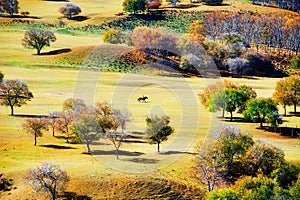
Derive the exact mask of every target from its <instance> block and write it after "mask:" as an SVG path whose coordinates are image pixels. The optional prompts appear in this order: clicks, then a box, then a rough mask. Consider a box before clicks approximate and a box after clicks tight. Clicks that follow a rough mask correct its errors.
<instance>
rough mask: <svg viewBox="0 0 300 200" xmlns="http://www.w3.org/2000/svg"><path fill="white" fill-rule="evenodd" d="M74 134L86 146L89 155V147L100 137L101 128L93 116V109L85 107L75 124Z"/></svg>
mask: <svg viewBox="0 0 300 200" xmlns="http://www.w3.org/2000/svg"><path fill="white" fill-rule="evenodd" d="M75 132H76V133H77V135H78V136H79V137H80V139H81V141H82V142H83V143H85V144H86V147H87V153H88V154H89V153H91V148H90V145H91V144H92V143H93V142H94V141H97V140H99V139H100V137H101V136H102V132H101V128H100V126H99V123H98V121H97V117H96V115H95V108H94V107H92V106H90V107H86V108H85V109H84V111H82V112H81V113H80V115H79V116H78V117H77V119H76V122H75Z"/></svg>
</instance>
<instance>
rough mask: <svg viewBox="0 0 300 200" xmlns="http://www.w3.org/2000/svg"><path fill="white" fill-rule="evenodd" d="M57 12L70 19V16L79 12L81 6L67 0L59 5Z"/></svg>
mask: <svg viewBox="0 0 300 200" xmlns="http://www.w3.org/2000/svg"><path fill="white" fill-rule="evenodd" d="M58 12H59V13H60V14H63V15H65V16H66V17H67V18H68V19H72V16H74V15H78V14H79V13H81V8H80V7H79V6H77V5H76V4H75V3H71V2H68V3H66V5H64V6H62V7H60V8H59V9H58Z"/></svg>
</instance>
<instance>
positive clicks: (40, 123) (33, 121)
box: [22, 118, 48, 146]
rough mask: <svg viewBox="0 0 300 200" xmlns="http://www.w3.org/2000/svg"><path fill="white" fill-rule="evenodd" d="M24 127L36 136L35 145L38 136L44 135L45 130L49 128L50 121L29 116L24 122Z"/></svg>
mask: <svg viewBox="0 0 300 200" xmlns="http://www.w3.org/2000/svg"><path fill="white" fill-rule="evenodd" d="M22 126H23V129H24V130H25V131H26V132H28V133H30V134H32V135H33V136H34V146H36V139H37V137H42V136H43V132H42V131H43V130H45V131H47V130H48V123H47V120H46V119H45V118H28V119H26V120H25V121H24V123H23V125H22Z"/></svg>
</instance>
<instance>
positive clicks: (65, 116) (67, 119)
mask: <svg viewBox="0 0 300 200" xmlns="http://www.w3.org/2000/svg"><path fill="white" fill-rule="evenodd" d="M57 116H58V117H57V119H56V125H55V127H56V130H57V131H58V132H60V133H62V134H64V135H66V139H67V143H69V139H70V136H71V135H72V134H73V133H72V128H73V127H74V117H75V116H74V112H73V111H62V112H59V113H58V115H57Z"/></svg>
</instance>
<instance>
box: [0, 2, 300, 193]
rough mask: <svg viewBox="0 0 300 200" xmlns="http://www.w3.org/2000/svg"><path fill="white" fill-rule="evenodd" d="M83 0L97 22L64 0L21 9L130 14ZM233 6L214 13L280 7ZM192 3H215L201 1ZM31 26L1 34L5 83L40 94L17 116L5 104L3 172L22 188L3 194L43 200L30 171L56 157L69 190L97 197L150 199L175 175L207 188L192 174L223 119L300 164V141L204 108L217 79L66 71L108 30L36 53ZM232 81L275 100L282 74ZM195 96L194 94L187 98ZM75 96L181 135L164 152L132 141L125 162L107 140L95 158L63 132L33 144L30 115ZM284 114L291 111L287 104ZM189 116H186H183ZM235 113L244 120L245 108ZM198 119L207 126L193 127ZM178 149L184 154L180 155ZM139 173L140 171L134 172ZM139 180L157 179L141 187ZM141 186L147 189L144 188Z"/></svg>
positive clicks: (47, 14) (0, 116) (48, 13)
mask: <svg viewBox="0 0 300 200" xmlns="http://www.w3.org/2000/svg"><path fill="white" fill-rule="evenodd" d="M74 2H75V3H77V4H78V5H79V6H80V7H81V8H82V10H83V13H82V14H81V15H83V16H89V17H90V19H88V20H86V21H83V22H74V21H67V20H66V19H62V18H61V16H60V14H59V13H58V12H57V9H58V7H60V6H61V5H63V4H64V3H65V2H54V1H38V0H22V1H20V7H21V11H29V12H30V13H31V15H32V16H38V17H40V19H37V20H38V21H45V22H51V21H56V20H64V21H66V22H67V23H69V24H70V25H74V26H75V25H84V24H88V23H100V22H103V20H107V19H112V18H114V17H115V15H114V14H115V13H118V12H121V11H122V9H121V4H122V2H121V1H120V0H113V1H96V0H86V1H84V0H78V1H74ZM185 3H188V2H187V1H183V2H182V3H181V4H185ZM229 3H230V2H229ZM233 4H234V6H232V5H230V4H229V5H224V6H220V7H217V8H216V7H214V9H217V10H223V9H229V8H230V9H235V8H236V9H249V10H253V11H258V12H277V11H278V9H274V8H266V7H259V6H254V5H250V4H244V3H239V2H236V3H233ZM164 5H165V6H167V5H166V4H164ZM179 5H180V4H179ZM192 9H199V10H201V9H203V10H210V9H212V8H211V7H208V6H204V5H201V6H199V7H196V8H192ZM6 19H7V18H6ZM6 19H5V20H6ZM1 20H2V19H1ZM24 31H25V30H19V29H16V30H14V29H7V30H6V29H2V30H0V35H1V37H0V50H1V51H2V52H3V53H2V54H1V55H0V70H1V71H2V72H3V73H4V74H5V78H6V79H22V80H24V81H26V82H27V83H28V86H29V88H30V90H31V91H32V92H33V94H34V99H33V100H32V101H30V102H28V105H24V106H22V107H20V108H16V109H15V113H16V116H10V115H9V113H10V110H9V109H8V108H6V107H3V106H1V107H0V173H3V174H4V175H5V177H8V178H13V179H14V181H15V187H16V188H15V189H13V190H12V191H10V192H9V193H5V194H2V196H0V199H1V198H2V199H35V198H37V199H39V198H40V199H41V198H42V197H39V196H32V193H31V189H30V188H29V187H27V186H26V185H25V184H24V179H23V177H24V175H25V174H26V172H27V171H28V170H29V169H30V168H32V167H35V166H37V165H40V164H41V163H42V162H44V161H50V160H54V161H56V162H57V163H58V164H59V165H60V166H62V167H63V168H64V169H65V170H66V171H67V172H68V174H69V176H70V183H69V185H68V187H67V191H73V192H76V193H77V194H78V195H88V196H89V197H92V198H95V199H99V198H114V197H115V198H117V197H123V198H125V197H131V196H130V195H133V194H135V195H137V196H136V198H139V197H140V198H145V196H143V195H145V194H146V193H149V191H147V187H146V186H147V184H148V185H150V186H151V187H150V186H149V188H152V189H153V190H155V189H157V187H155V186H154V185H155V184H156V185H159V183H161V181H157V178H163V179H165V180H168V181H170V182H169V183H166V184H165V185H168V184H170V185H172V184H173V185H175V186H174V187H175V188H174V190H175V189H176V187H177V189H178V188H181V187H182V185H181V184H187V185H188V186H190V187H195V185H196V188H199V187H200V188H202V187H203V186H202V185H199V184H197V183H196V180H194V179H193V178H192V177H191V167H192V164H193V163H192V159H193V158H194V155H193V153H195V148H194V147H195V144H196V143H199V142H200V143H201V142H203V140H204V138H205V137H207V136H209V134H210V131H211V130H212V129H213V128H214V127H218V126H219V125H221V124H224V123H227V124H236V125H238V126H240V128H241V129H242V130H243V131H250V132H251V134H252V135H253V137H254V138H255V139H256V140H267V141H269V142H270V143H272V144H273V145H275V146H278V147H279V148H281V149H282V150H283V151H284V152H285V154H286V158H287V160H290V161H295V162H299V161H300V152H299V148H300V140H298V139H295V138H289V137H284V136H280V135H278V134H277V133H271V132H267V131H264V130H260V129H257V127H258V126H259V125H258V124H252V123H241V122H228V121H226V120H223V119H221V118H219V116H220V113H216V114H212V113H209V112H208V111H207V110H205V109H204V108H203V107H202V106H201V105H200V102H199V101H198V99H197V94H198V93H199V92H201V91H202V90H203V88H204V87H206V86H207V85H208V84H209V83H214V82H216V81H218V79H201V78H183V77H177V78H176V77H163V76H146V75H137V74H119V73H100V72H94V71H86V70H82V69H79V68H80V66H77V69H75V68H72V69H67V68H62V67H61V66H60V63H62V65H63V63H64V62H69V61H70V60H74V61H76V62H82V61H84V60H85V59H86V58H87V57H88V55H89V53H90V52H92V51H93V50H94V49H95V48H99V45H103V42H102V41H101V36H100V35H99V36H91V35H77V36H71V35H65V34H58V33H56V36H57V41H56V42H54V43H53V44H51V47H47V48H45V49H43V50H42V52H44V53H45V52H51V51H55V50H61V49H70V51H68V52H65V53H60V54H56V55H41V56H37V55H35V51H34V50H27V49H24V48H23V47H22V46H21V40H22V38H23V35H24ZM103 47H105V48H107V50H106V51H107V52H106V53H110V52H111V51H114V50H116V49H118V50H120V49H121V47H120V46H102V47H100V49H101V48H103ZM105 48H103V51H105ZM63 67H66V65H63ZM226 79H228V80H230V81H234V82H237V83H239V84H246V85H249V86H252V87H254V88H255V90H256V92H257V93H258V96H259V97H270V96H272V93H273V91H274V86H275V84H276V82H277V81H278V80H279V79H275V78H258V77H256V78H253V79H232V78H226ZM141 95H147V96H149V98H150V100H149V103H138V102H137V101H136V99H137V98H138V97H139V96H141ZM187 96H189V97H191V98H190V99H188V98H186V97H187ZM69 97H75V98H77V97H80V98H83V99H85V101H86V102H87V103H88V104H93V103H95V102H98V101H107V102H112V103H113V104H114V105H116V106H118V107H120V108H128V109H129V110H130V112H131V115H132V116H131V118H132V119H131V121H130V122H129V123H128V126H127V129H128V130H129V131H135V132H143V131H144V128H145V117H146V116H148V115H150V114H152V113H159V114H168V115H170V116H171V121H172V126H174V127H175V130H176V132H175V134H174V135H173V136H172V137H171V138H170V140H169V141H167V142H165V143H164V144H162V153H161V154H158V153H156V146H155V145H149V144H143V143H142V144H141V143H125V144H123V146H122V147H121V150H122V152H121V155H120V160H118V161H117V160H116V159H115V155H114V152H113V150H114V148H113V146H112V145H111V144H110V142H109V141H107V140H105V139H101V140H100V143H97V144H95V145H93V146H92V150H97V151H98V152H100V153H99V155H94V156H91V155H87V154H83V152H85V151H86V148H85V146H84V145H82V144H68V143H66V142H65V139H64V138H63V137H62V135H60V134H57V133H56V135H57V137H53V136H52V134H51V132H50V131H48V132H45V133H44V136H43V137H41V138H38V146H36V147H35V146H33V136H32V135H29V134H27V133H25V132H24V131H23V130H22V126H21V125H22V122H23V121H24V119H25V118H26V116H28V115H47V114H48V111H53V110H58V111H60V110H61V109H62V102H63V101H64V100H65V99H67V98H69ZM288 110H289V111H292V108H290V107H289V108H288ZM280 112H281V113H282V109H280ZM189 114H190V115H189ZM182 116H186V117H185V118H184V119H182ZM235 116H237V117H241V115H240V114H235ZM195 119H196V120H195ZM284 120H285V123H284V124H283V125H282V126H289V127H296V126H297V125H298V126H299V118H297V117H294V116H290V117H285V118H284ZM197 122H199V126H198V127H196V128H194V127H195V123H197ZM184 142H190V143H191V145H188V147H186V146H184V145H182V144H183V143H184ZM185 147H186V148H185ZM178 149H180V150H182V151H180V152H176V150H178ZM164 152H165V153H164ZM164 161H165V162H164ZM171 161H172V162H171ZM134 171H137V172H141V173H134ZM142 172H143V173H142ZM136 180H140V181H141V182H147V181H148V182H147V184H144V185H137V186H135V185H134V184H135V182H136ZM149 180H150V181H149ZM153 183H155V184H153ZM175 183H176V184H177V185H176V184H175ZM151 184H152V185H151ZM111 188H114V189H113V190H111ZM136 188H141V190H140V191H137V190H136ZM149 188H148V189H149ZM126 190H127V191H126ZM178 190H179V189H178ZM124 191H126V192H124ZM186 191H188V189H186Z"/></svg>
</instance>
